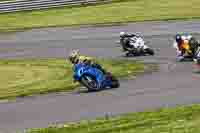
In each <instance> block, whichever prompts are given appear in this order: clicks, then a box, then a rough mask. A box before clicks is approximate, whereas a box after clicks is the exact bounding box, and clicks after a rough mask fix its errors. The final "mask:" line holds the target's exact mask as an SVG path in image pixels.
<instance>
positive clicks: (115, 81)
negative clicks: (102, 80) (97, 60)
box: [107, 73, 120, 88]
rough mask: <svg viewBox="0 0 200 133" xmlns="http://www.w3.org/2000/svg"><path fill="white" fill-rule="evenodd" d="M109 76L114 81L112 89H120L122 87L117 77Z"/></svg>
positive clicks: (109, 74)
mask: <svg viewBox="0 0 200 133" xmlns="http://www.w3.org/2000/svg"><path fill="white" fill-rule="evenodd" d="M107 76H108V78H110V80H111V81H112V84H111V88H119V87H120V83H119V80H118V79H117V78H116V77H115V76H113V75H112V74H111V73H108V74H107Z"/></svg>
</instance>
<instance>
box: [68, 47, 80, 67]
mask: <svg viewBox="0 0 200 133" xmlns="http://www.w3.org/2000/svg"><path fill="white" fill-rule="evenodd" d="M79 57H80V52H79V50H78V49H76V50H72V51H71V52H70V53H69V56H68V59H69V61H70V62H71V63H73V64H76V63H78V60H79Z"/></svg>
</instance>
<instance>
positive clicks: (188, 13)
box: [0, 0, 200, 31]
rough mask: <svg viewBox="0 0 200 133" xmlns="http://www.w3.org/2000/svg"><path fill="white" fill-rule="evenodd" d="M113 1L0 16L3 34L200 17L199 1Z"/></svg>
mask: <svg viewBox="0 0 200 133" xmlns="http://www.w3.org/2000/svg"><path fill="white" fill-rule="evenodd" d="M113 1H114V2H113V3H109V4H100V5H94V6H86V7H81V6H78V7H62V8H54V9H44V10H38V11H22V12H16V13H8V14H0V31H13V30H20V29H21V30H22V29H30V28H39V27H50V26H52V27H54V26H71V25H81V24H83V25H84V24H98V23H99V24H101V23H115V22H135V21H145V20H146V21H147V20H171V19H192V18H199V16H200V12H199V10H200V6H199V5H200V1H199V0H189V1H184V2H183V0H113ZM60 20H62V21H60Z"/></svg>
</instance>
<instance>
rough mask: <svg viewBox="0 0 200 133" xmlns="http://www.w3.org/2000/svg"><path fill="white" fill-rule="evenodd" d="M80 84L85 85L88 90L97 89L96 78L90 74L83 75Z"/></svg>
mask: <svg viewBox="0 0 200 133" xmlns="http://www.w3.org/2000/svg"><path fill="white" fill-rule="evenodd" d="M81 84H82V85H83V86H85V87H86V88H87V89H88V91H97V90H98V89H99V87H98V82H97V80H96V79H95V78H94V77H93V76H90V75H83V77H82V78H81Z"/></svg>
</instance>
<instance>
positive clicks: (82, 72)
mask: <svg viewBox="0 0 200 133" xmlns="http://www.w3.org/2000/svg"><path fill="white" fill-rule="evenodd" d="M73 70H74V75H73V78H74V80H75V81H78V82H79V83H80V84H82V85H83V86H85V87H86V88H87V89H88V91H97V90H100V89H103V88H107V87H109V88H118V87H119V86H120V84H119V81H118V80H117V79H116V78H115V77H114V76H113V75H112V74H111V73H108V74H104V73H103V72H102V71H101V70H99V69H97V68H94V67H92V66H90V65H87V64H85V63H79V64H76V65H74V68H73Z"/></svg>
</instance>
